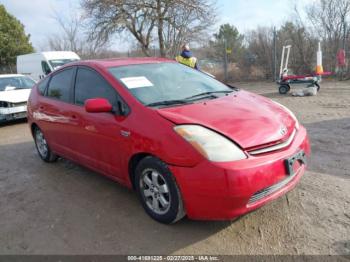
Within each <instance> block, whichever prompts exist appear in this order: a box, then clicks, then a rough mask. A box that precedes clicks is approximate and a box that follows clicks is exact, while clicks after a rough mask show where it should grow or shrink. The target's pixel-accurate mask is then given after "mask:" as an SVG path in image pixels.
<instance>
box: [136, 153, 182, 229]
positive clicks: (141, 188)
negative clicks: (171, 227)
mask: <svg viewBox="0 0 350 262" xmlns="http://www.w3.org/2000/svg"><path fill="white" fill-rule="evenodd" d="M155 174H157V175H155ZM150 175H151V177H152V179H151V180H152V181H149V180H148V182H146V180H147V178H146V177H149V176H150ZM154 177H156V180H157V181H156V182H155V181H154V180H153V178H154ZM149 183H151V184H152V185H153V187H152V186H149ZM157 185H158V186H159V187H158V186H157ZM164 185H165V186H166V188H167V190H164V189H163V192H161V190H160V187H163V188H164ZM135 187H136V191H137V194H138V197H139V199H140V201H141V204H142V206H143V208H144V209H145V211H146V213H147V214H148V215H149V216H150V217H152V218H153V219H154V220H156V221H158V222H160V223H164V224H171V223H175V222H176V221H178V220H180V219H182V218H183V217H184V216H185V214H186V213H185V210H184V206H183V202H182V197H181V193H180V190H179V187H178V186H177V184H176V181H175V178H174V176H173V175H172V173H171V172H170V170H169V168H168V166H167V165H166V164H165V163H164V162H162V161H161V160H160V159H158V158H155V157H152V156H148V157H145V158H144V159H142V160H141V161H140V163H139V164H138V165H137V167H136V170H135ZM164 192H168V193H164ZM146 194H147V195H148V196H146ZM151 194H152V195H151ZM156 194H158V196H157V195H156ZM161 198H162V199H163V201H165V203H166V202H168V205H166V204H165V205H163V204H162V201H161V200H160V199H161ZM154 201H156V202H157V203H158V204H157V205H156V207H158V210H157V211H154V210H156V209H157V208H154V206H153V203H154ZM150 202H151V203H152V204H151V203H150Z"/></svg>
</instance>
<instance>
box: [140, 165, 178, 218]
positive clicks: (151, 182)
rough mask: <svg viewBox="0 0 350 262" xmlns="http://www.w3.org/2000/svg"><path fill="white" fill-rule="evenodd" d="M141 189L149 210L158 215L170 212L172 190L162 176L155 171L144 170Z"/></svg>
mask: <svg viewBox="0 0 350 262" xmlns="http://www.w3.org/2000/svg"><path fill="white" fill-rule="evenodd" d="M140 188H141V193H142V194H143V197H144V199H145V202H146V205H147V206H148V208H149V209H151V210H152V211H153V212H155V213H156V214H158V215H163V214H165V213H167V212H168V210H169V208H170V201H171V198H170V190H169V186H168V185H167V183H166V181H165V179H164V177H163V175H162V174H160V173H159V172H158V171H156V170H154V169H146V170H144V171H143V172H142V176H141V180H140Z"/></svg>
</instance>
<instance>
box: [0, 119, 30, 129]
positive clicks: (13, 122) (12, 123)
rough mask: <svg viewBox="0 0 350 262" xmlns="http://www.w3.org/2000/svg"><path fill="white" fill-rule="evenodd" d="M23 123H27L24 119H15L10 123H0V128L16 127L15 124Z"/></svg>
mask: <svg viewBox="0 0 350 262" xmlns="http://www.w3.org/2000/svg"><path fill="white" fill-rule="evenodd" d="M23 123H27V119H26V118H22V119H15V120H10V121H0V128H2V127H6V126H13V125H17V124H23Z"/></svg>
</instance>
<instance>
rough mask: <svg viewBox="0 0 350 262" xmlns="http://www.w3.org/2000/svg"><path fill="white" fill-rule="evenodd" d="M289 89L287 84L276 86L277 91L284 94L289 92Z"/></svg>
mask: <svg viewBox="0 0 350 262" xmlns="http://www.w3.org/2000/svg"><path fill="white" fill-rule="evenodd" d="M289 90H290V86H289V85H280V87H279V88H278V91H279V93H280V94H281V95H285V94H287V93H288V92H289Z"/></svg>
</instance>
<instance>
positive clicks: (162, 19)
mask: <svg viewBox="0 0 350 262" xmlns="http://www.w3.org/2000/svg"><path fill="white" fill-rule="evenodd" d="M82 7H83V8H84V10H85V11H86V16H87V17H89V18H88V20H89V24H90V25H91V28H90V29H91V37H92V38H93V39H102V40H103V41H107V40H109V39H110V38H111V37H112V36H113V35H114V34H116V33H121V32H123V31H127V32H129V33H130V34H131V35H132V36H133V37H134V38H135V39H136V40H137V42H138V43H139V45H140V47H141V49H142V51H143V53H144V54H145V55H146V56H150V47H151V44H152V42H154V41H155V40H158V46H159V50H160V54H161V56H167V55H169V54H170V55H173V54H174V50H175V49H176V47H177V46H179V45H180V44H179V43H180V41H184V40H187V39H189V38H190V37H191V40H192V41H193V40H195V39H197V37H198V36H199V35H201V34H202V33H203V32H204V31H205V30H207V29H208V27H209V25H211V24H212V23H213V21H214V17H215V8H214V2H212V1H211V0H192V1H185V0H147V1H146V0H145V1H138V0H83V1H82Z"/></svg>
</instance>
